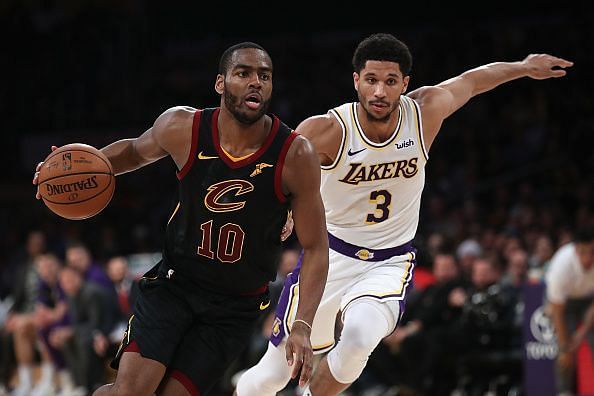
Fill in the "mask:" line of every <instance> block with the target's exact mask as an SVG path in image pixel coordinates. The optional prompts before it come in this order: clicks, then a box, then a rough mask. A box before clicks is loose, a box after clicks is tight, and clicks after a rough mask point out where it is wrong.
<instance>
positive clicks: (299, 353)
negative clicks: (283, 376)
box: [291, 348, 303, 378]
mask: <svg viewBox="0 0 594 396" xmlns="http://www.w3.org/2000/svg"><path fill="white" fill-rule="evenodd" d="M295 349H296V351H295V364H293V370H292V371H291V378H295V377H297V374H299V369H300V368H301V365H302V364H303V352H302V351H301V350H300V349H301V348H295Z"/></svg>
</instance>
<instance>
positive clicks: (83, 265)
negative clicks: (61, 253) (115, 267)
mask: <svg viewBox="0 0 594 396" xmlns="http://www.w3.org/2000/svg"><path fill="white" fill-rule="evenodd" d="M66 265H68V266H71V267H73V268H76V269H77V270H78V271H79V272H80V273H81V274H83V276H84V278H85V281H87V282H90V283H95V284H97V285H98V286H101V287H102V288H103V289H105V290H108V291H112V290H114V286H113V283H112V282H111V280H110V279H109V277H108V276H107V274H106V273H105V270H104V269H103V268H101V267H100V266H99V265H97V264H96V263H94V262H93V258H92V256H91V252H90V251H89V249H88V248H87V247H86V246H85V245H84V244H82V243H80V242H73V243H71V244H69V245H68V247H67V248H66Z"/></svg>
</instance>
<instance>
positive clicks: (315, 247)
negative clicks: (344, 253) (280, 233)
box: [283, 136, 328, 386]
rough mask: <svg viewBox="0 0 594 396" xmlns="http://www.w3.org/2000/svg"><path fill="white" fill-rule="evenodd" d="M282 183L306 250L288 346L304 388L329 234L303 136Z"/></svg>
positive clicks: (314, 162)
mask: <svg viewBox="0 0 594 396" xmlns="http://www.w3.org/2000/svg"><path fill="white" fill-rule="evenodd" d="M283 184H284V186H285V188H286V190H287V192H288V193H289V195H290V198H291V209H292V210H293V219H294V221H295V231H296V233H297V237H298V239H299V243H300V244H301V246H302V247H303V261H302V265H301V272H300V274H299V277H300V280H299V305H298V308H297V314H296V317H295V319H296V320H295V322H294V323H293V327H292V329H291V334H290V335H289V338H288V339H287V347H286V352H287V361H288V362H289V364H290V365H293V372H292V377H293V378H294V377H295V376H296V374H297V372H298V371H299V368H300V367H301V377H300V379H299V384H300V385H301V386H303V385H305V384H306V383H307V381H308V380H309V378H310V377H311V373H312V369H313V351H312V347H311V342H310V338H309V337H310V331H311V327H310V326H311V324H312V322H313V319H314V315H315V313H316V310H317V308H318V305H319V303H320V299H321V298H322V293H323V291H324V286H325V284H326V277H327V275H328V234H327V231H326V217H325V214H324V206H323V204H322V198H321V196H320V164H319V161H318V158H317V155H316V153H315V151H314V148H313V146H312V145H311V143H310V142H309V141H308V140H307V139H305V138H304V137H302V136H298V137H297V138H296V139H295V141H294V142H293V143H292V145H291V148H290V149H289V152H288V154H287V159H286V162H285V167H284V169H283ZM304 322H305V323H304ZM302 364H303V365H302Z"/></svg>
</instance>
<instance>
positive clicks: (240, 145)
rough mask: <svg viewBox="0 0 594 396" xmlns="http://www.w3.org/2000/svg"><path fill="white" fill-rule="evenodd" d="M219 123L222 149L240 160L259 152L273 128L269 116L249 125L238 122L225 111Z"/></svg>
mask: <svg viewBox="0 0 594 396" xmlns="http://www.w3.org/2000/svg"><path fill="white" fill-rule="evenodd" d="M217 122H218V130H219V142H220V145H221V148H223V150H225V151H226V152H227V153H229V154H230V155H232V156H233V157H238V158H240V157H243V156H246V155H249V154H252V153H254V152H256V151H258V149H259V148H260V147H262V144H263V143H264V141H265V140H266V137H267V136H268V134H269V133H270V129H271V127H272V119H271V118H270V117H269V116H267V115H265V116H264V117H262V118H260V119H259V120H258V121H256V122H254V123H253V124H249V125H248V124H244V123H241V122H239V121H237V119H236V118H235V117H233V116H232V115H231V114H230V113H229V112H228V111H226V110H224V109H221V112H220V113H219V117H218V120H217Z"/></svg>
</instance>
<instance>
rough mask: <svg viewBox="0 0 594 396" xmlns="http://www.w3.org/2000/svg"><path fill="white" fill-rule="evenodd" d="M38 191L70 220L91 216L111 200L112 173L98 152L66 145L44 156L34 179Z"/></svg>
mask: <svg viewBox="0 0 594 396" xmlns="http://www.w3.org/2000/svg"><path fill="white" fill-rule="evenodd" d="M38 186H39V194H40V195H41V198H42V199H43V202H44V203H45V205H46V206H47V207H48V208H50V209H51V210H52V212H54V213H55V214H57V215H59V216H62V217H64V218H66V219H70V220H81V219H87V218H89V217H92V216H95V215H96V214H97V213H99V212H101V211H102V210H103V209H104V208H105V207H106V206H107V204H108V203H109V201H111V198H112V197H113V192H114V189H115V176H114V174H113V168H112V167H111V164H110V163H109V160H108V159H107V157H106V156H105V154H103V153H102V152H101V151H99V150H97V149H96V148H95V147H93V146H89V145H87V144H82V143H72V144H67V145H65V146H62V147H60V148H58V149H57V150H55V151H53V152H52V153H51V154H50V155H48V156H47V158H46V159H45V161H44V162H43V165H42V166H41V169H40V170H39V178H38Z"/></svg>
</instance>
